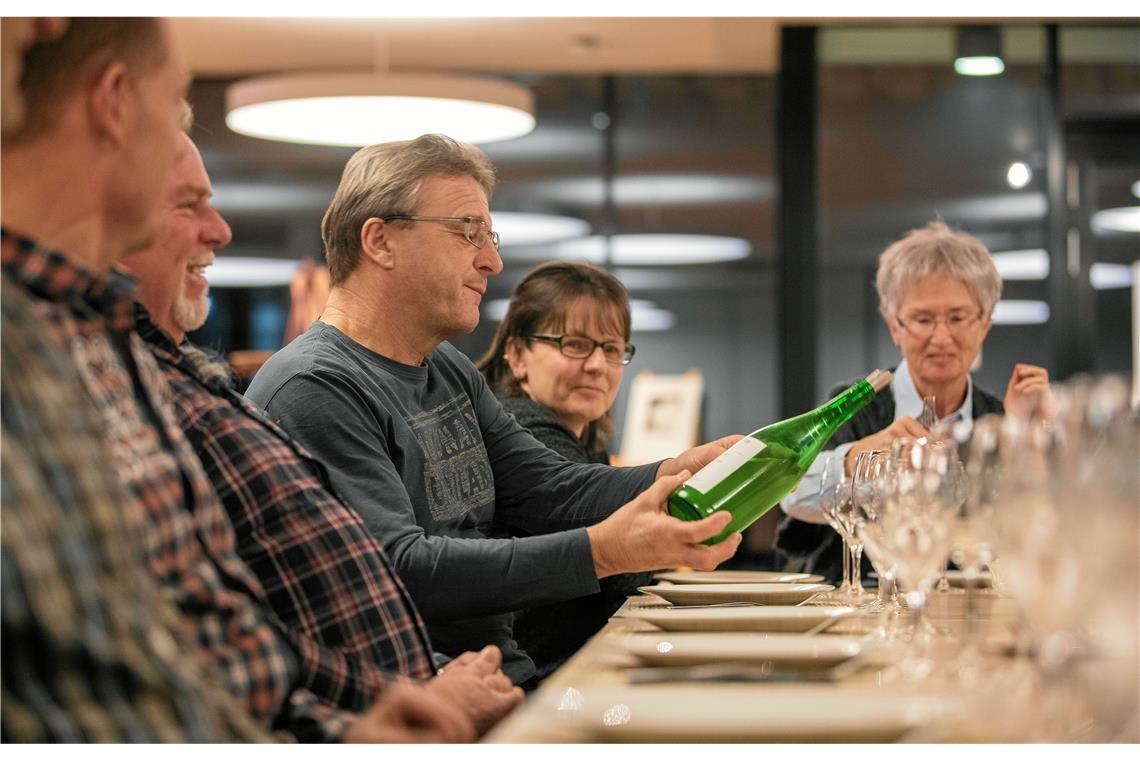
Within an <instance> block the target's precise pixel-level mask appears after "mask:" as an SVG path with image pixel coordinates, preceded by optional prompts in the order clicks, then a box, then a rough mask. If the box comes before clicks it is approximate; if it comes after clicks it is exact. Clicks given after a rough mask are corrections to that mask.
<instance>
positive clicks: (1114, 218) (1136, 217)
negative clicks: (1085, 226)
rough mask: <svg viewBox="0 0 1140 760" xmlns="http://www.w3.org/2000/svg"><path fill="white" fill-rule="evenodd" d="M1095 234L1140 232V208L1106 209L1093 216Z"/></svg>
mask: <svg viewBox="0 0 1140 760" xmlns="http://www.w3.org/2000/svg"><path fill="white" fill-rule="evenodd" d="M1090 224H1091V226H1092V229H1093V232H1097V233H1105V232H1140V206H1123V207H1121V208H1106V209H1102V210H1100V211H1097V212H1096V213H1095V214H1093V215H1092V221H1091V223H1090Z"/></svg>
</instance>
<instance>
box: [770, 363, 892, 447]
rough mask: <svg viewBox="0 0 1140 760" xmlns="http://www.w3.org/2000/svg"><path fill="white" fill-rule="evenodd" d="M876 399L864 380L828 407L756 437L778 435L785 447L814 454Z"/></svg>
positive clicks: (800, 416) (774, 427)
mask: <svg viewBox="0 0 1140 760" xmlns="http://www.w3.org/2000/svg"><path fill="white" fill-rule="evenodd" d="M874 397H875V389H874V387H873V386H872V385H871V384H870V383H869V382H867V381H866V380H860V381H859V382H857V383H855V384H854V385H853V386H851V387H850V388H848V389H847V390H845V391H843V393H840V394H839V395H838V396H836V397H835V398H833V399H832V400H831V401H828V402H827V403H826V404H823V405H822V406H819V407H817V408H815V409H813V410H811V411H810V412H805V413H804V414H801V415H799V416H797V417H792V418H790V419H786V420H781V421H780V422H775V423H773V424H771V425H768V426H766V427H763V428H761V429H760V430H757V431H756V432H755V433H753V435H754V436H757V437H760V438H763V439H768V438H770V437H772V436H773V435H776V436H779V437H780V438H781V439H782V440H783V441H784V442H785V445H792V446H795V447H797V448H800V449H801V450H805V451H806V450H811V449H814V448H816V447H817V446H822V445H823V443H824V442H826V440H827V439H828V438H830V437H831V435H832V434H833V433H834V432H835V431H836V430H838V429H839V427H840V426H841V425H842V424H843V423H845V422H847V421H848V420H849V419H851V418H852V417H853V416H854V415H855V413H856V412H858V411H859V410H860V409H862V408H863V407H864V406H866V405H867V404H868V403H870V401H871V399H873V398H874Z"/></svg>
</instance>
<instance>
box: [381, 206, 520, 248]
mask: <svg viewBox="0 0 1140 760" xmlns="http://www.w3.org/2000/svg"><path fill="white" fill-rule="evenodd" d="M381 219H383V220H384V221H385V222H393V221H401V222H451V223H452V224H462V225H463V233H462V234H463V238H464V239H465V240H466V241H467V242H468V243H470V244H471V245H473V246H475V247H476V248H482V247H483V246H485V245H487V241H488V240H490V241H491V244H492V245H494V246H495V250H496V251H497V250H499V233H497V232H495V231H494V230H492V229H490V228H489V227H488V226H487V222H486V221H484V220H483V219H482V218H481V217H478V216H417V215H415V214H391V215H390V216H384V217H381ZM456 234H459V233H458V232H457V233H456Z"/></svg>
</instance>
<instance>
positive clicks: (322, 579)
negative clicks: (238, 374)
mask: <svg viewBox="0 0 1140 760" xmlns="http://www.w3.org/2000/svg"><path fill="white" fill-rule="evenodd" d="M135 326H136V329H137V330H138V332H139V335H140V336H141V337H142V338H143V340H144V341H145V342H146V343H147V345H148V346H149V347H150V350H151V353H153V354H154V356H155V358H156V359H157V360H158V362H159V366H160V368H161V369H162V371H163V373H164V375H165V376H166V379H167V381H168V382H169V384H170V388H171V390H172V391H173V394H174V398H173V402H174V403H173V406H174V411H175V414H176V416H177V419H178V422H179V423H180V424H181V425H182V429H183V432H184V433H185V434H186V437H187V438H188V439H189V441H190V442H191V444H192V445H193V447H194V450H195V452H196V453H197V454H198V458H199V459H200V460H201V462H202V466H203V467H204V468H205V470H206V474H207V475H208V476H209V478H210V480H211V481H212V483H213V485H214V490H215V491H216V492H217V494H218V496H219V498H220V499H221V501H222V505H223V506H224V507H225V509H226V512H227V513H228V514H229V518H230V521H231V522H232V523H233V526H234V531H235V533H236V536H237V550H238V553H239V554H240V556H241V558H242V559H243V560H244V561H245V563H246V564H247V565H248V566H249V567H250V569H252V570H253V571H254V573H255V574H256V575H257V577H258V580H259V581H260V582H261V584H262V586H263V587H264V589H265V593H266V597H267V599H268V601H269V604H270V606H271V607H272V608H273V611H274V612H275V613H276V614H277V616H278V617H279V618H280V619H281V620H283V621H284V622H285V623H286V624H287V625H288V626H290V627H291V628H296V629H298V630H300V631H301V632H303V633H304V634H305V635H307V636H312V637H313V638H315V639H316V640H317V641H319V642H321V643H322V644H323V645H325V646H326V647H334V648H338V649H340V650H342V651H344V652H345V653H346V654H349V655H351V656H352V658H353V660H352V661H353V662H354V663H355V664H356V666H358V667H360V668H361V669H363V670H367V669H369V668H371V669H376V668H382V669H384V670H388V671H394V672H396V673H401V674H403V675H406V676H411V677H414V678H430V677H431V676H432V675H433V674H434V665H433V659H432V655H431V645H430V643H429V639H428V634H427V630H426V629H425V628H424V624H423V621H422V620H421V618H420V616H419V613H418V612H417V611H416V608H415V605H414V604H413V603H412V600H411V597H410V596H409V595H408V593H407V591H406V589H405V588H404V585H403V584H402V583H401V582H400V580H399V578H398V576H397V575H396V573H395V571H394V570H393V569H392V567H391V565H390V564H389V562H388V558H387V556H386V555H385V553H384V550H383V548H382V546H381V545H380V543H379V542H378V541H377V540H376V539H375V538H374V537H373V536H372V534H371V533H369V532H368V529H367V528H366V527H365V526H364V522H363V520H362V519H361V518H360V517H359V516H358V515H357V514H356V512H354V511H353V510H352V509H350V508H349V507H347V506H345V504H344V503H343V502H342V501H340V500H339V499H338V498H337V496H336V495H335V493H334V491H333V489H332V485H331V483H330V481H329V479H328V475H327V472H326V471H325V469H324V467H323V466H322V465H321V464H320V462H318V461H317V460H316V459H314V458H313V457H312V456H311V455H310V454H309V453H308V452H307V451H306V450H305V449H304V448H303V447H301V446H300V445H299V444H297V443H295V442H294V441H293V439H292V438H290V437H289V436H288V435H287V434H286V433H285V432H284V431H283V430H281V428H279V427H278V426H277V425H275V424H274V423H273V422H272V421H270V420H269V418H268V417H266V416H265V415H264V414H262V413H261V411H260V410H259V409H257V407H255V406H254V405H253V404H252V403H250V402H249V401H248V400H247V399H246V398H245V397H244V396H242V395H241V394H240V393H237V392H236V391H235V390H233V389H232V388H230V387H228V385H226V384H225V383H224V382H222V381H211V380H209V379H207V378H208V375H207V374H206V373H205V372H203V371H202V368H201V367H200V363H201V362H202V361H203V360H205V361H209V359H208V357H207V356H206V355H205V354H204V353H201V352H200V351H189V352H185V353H184V352H183V350H182V349H181V348H180V347H179V346H178V344H176V343H175V342H174V341H173V340H172V339H171V338H170V337H169V336H167V335H166V334H165V333H164V332H162V331H161V330H160V329H159V328H158V327H156V326H155V325H154V323H153V322H152V321H151V319H150V316H149V314H147V312H146V309H145V308H143V307H142V306H141V305H136V321H135ZM184 345H186V346H187V347H190V346H189V344H188V343H187V344H184Z"/></svg>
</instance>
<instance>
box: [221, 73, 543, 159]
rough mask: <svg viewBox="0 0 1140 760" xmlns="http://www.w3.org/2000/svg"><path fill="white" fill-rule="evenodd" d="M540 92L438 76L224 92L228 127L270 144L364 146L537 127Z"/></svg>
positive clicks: (323, 80) (313, 80)
mask: <svg viewBox="0 0 1140 760" xmlns="http://www.w3.org/2000/svg"><path fill="white" fill-rule="evenodd" d="M534 124H535V120H534V94H533V93H532V92H531V91H530V90H529V89H527V88H526V87H523V86H521V85H517V84H514V83H512V82H506V81H503V80H498V79H487V78H478V77H465V76H440V75H434V74H374V73H363V74H361V73H330V74H282V75H272V76H264V77H255V78H252V79H245V80H242V81H240V82H235V83H234V84H232V85H230V86H229V87H228V88H226V125H227V126H228V127H229V128H230V129H232V130H234V131H235V132H238V133H240V134H243V135H249V136H251V137H260V138H262V139H266V140H280V141H283V142H294V143H304V144H309V145H334V146H341V147H360V146H362V145H373V144H375V143H382V142H390V141H392V140H412V139H414V138H416V137H419V136H420V135H423V134H428V133H432V132H436V133H440V134H445V135H447V136H448V137H453V138H455V139H456V140H460V141H461V142H467V143H489V142H496V141H499V140H510V139H512V138H515V137H521V136H522V135H525V134H527V133H528V132H530V131H532V130H533V129H534Z"/></svg>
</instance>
